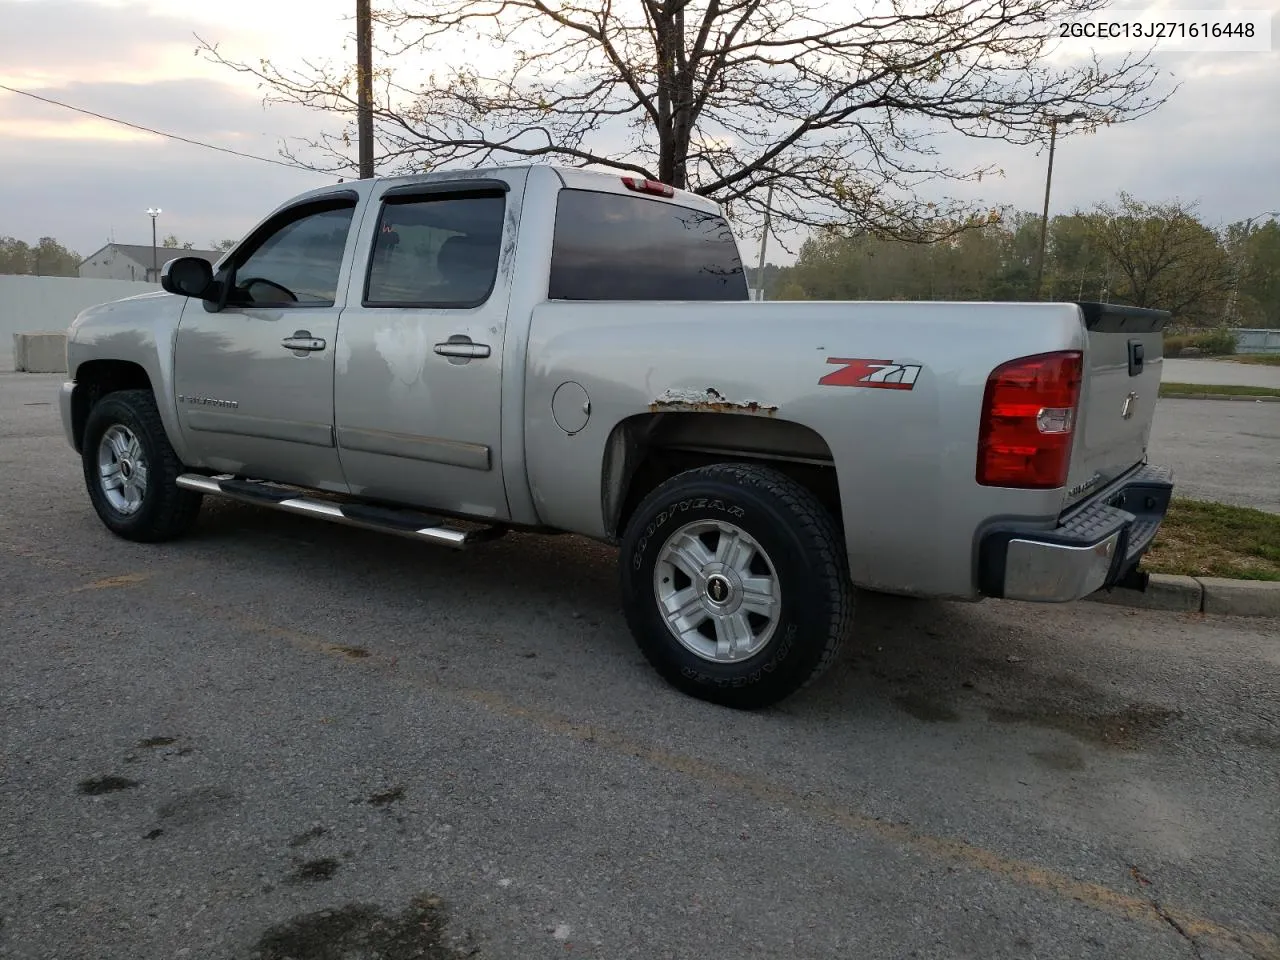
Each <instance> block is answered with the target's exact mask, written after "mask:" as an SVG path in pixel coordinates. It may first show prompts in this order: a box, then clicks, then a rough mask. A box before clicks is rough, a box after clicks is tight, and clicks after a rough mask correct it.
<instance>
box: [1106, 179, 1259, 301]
mask: <svg viewBox="0 0 1280 960" xmlns="http://www.w3.org/2000/svg"><path fill="white" fill-rule="evenodd" d="M1081 216H1082V217H1083V221H1084V234H1085V236H1086V237H1087V238H1088V240H1090V241H1091V242H1092V243H1094V244H1096V245H1097V247H1098V248H1099V249H1100V250H1101V251H1102V252H1103V253H1105V255H1106V258H1107V261H1108V263H1109V265H1110V266H1111V267H1112V268H1113V269H1114V271H1115V273H1116V278H1115V282H1114V285H1113V286H1112V288H1111V294H1112V297H1113V298H1114V299H1116V300H1118V301H1119V302H1121V303H1128V304H1132V305H1133V306H1135V307H1158V308H1160V309H1163V310H1169V311H1171V312H1172V313H1173V314H1174V315H1175V317H1176V318H1177V319H1178V321H1179V322H1181V323H1186V324H1190V325H1213V324H1216V323H1219V322H1220V321H1221V320H1222V318H1223V307H1224V306H1225V303H1226V298H1227V296H1228V295H1229V293H1230V291H1231V286H1232V282H1233V280H1234V273H1233V270H1232V266H1231V261H1230V258H1229V257H1228V256H1227V252H1226V250H1225V249H1224V248H1223V245H1222V242H1221V238H1220V237H1219V236H1218V234H1217V233H1216V232H1215V231H1214V230H1212V229H1211V228H1209V227H1208V226H1206V225H1205V224H1204V223H1202V222H1201V221H1200V219H1199V218H1198V217H1196V216H1195V214H1194V212H1193V207H1192V205H1190V204H1185V203H1180V202H1177V201H1174V202H1169V203H1144V202H1142V201H1140V200H1137V199H1135V198H1134V197H1133V196H1131V195H1130V194H1128V193H1121V194H1120V200H1119V202H1118V203H1117V204H1115V205H1114V206H1113V205H1109V204H1098V205H1097V206H1096V207H1095V208H1094V210H1093V212H1091V213H1089V214H1081Z"/></svg>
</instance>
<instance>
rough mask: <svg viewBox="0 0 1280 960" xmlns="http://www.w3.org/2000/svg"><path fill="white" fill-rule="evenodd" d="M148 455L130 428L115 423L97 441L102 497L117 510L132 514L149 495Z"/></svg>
mask: <svg viewBox="0 0 1280 960" xmlns="http://www.w3.org/2000/svg"><path fill="white" fill-rule="evenodd" d="M147 473H148V470H147V458H146V455H145V454H144V453H143V452H142V444H141V443H140V442H139V440H138V438H137V436H136V435H135V434H134V433H133V431H132V430H130V429H129V428H128V427H126V426H124V425H122V424H119V423H116V424H112V426H110V427H109V428H107V431H106V433H104V434H103V435H102V440H101V441H100V442H99V443H98V477H99V483H101V485H102V493H103V496H105V497H106V498H107V502H108V503H110V504H111V508H112V509H113V510H115V511H116V512H117V513H122V514H125V515H126V516H127V515H131V514H134V513H137V512H138V510H139V508H141V506H142V499H143V497H145V496H146V494H147Z"/></svg>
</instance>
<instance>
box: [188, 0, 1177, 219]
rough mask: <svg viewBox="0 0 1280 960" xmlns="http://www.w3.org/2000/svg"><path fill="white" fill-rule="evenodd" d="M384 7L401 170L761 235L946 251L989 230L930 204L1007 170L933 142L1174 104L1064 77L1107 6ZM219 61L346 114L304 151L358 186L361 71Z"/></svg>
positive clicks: (386, 120) (580, 2)
mask: <svg viewBox="0 0 1280 960" xmlns="http://www.w3.org/2000/svg"><path fill="white" fill-rule="evenodd" d="M387 2H388V3H389V4H390V5H389V6H387V7H385V8H383V9H381V10H379V11H377V12H376V13H375V20H376V22H377V25H378V27H379V30H378V33H379V37H380V43H379V50H378V53H377V55H376V62H377V63H378V64H379V66H378V67H377V94H376V99H377V102H376V104H375V108H374V109H375V118H376V121H377V137H378V141H379V151H378V153H379V161H380V166H381V168H382V169H383V170H384V171H385V170H387V169H388V168H390V169H394V170H396V171H401V172H407V171H422V170H431V169H436V168H439V167H444V166H480V165H487V164H490V163H494V162H513V161H518V160H519V161H523V160H530V159H532V160H539V161H544V160H545V161H555V162H559V163H568V164H572V165H580V166H595V167H602V168H606V169H612V170H616V171H620V172H622V173H626V174H635V175H639V176H643V177H648V178H652V179H657V180H661V181H663V182H665V183H669V184H672V185H674V186H676V187H680V188H686V189H691V190H694V191H696V192H697V193H699V194H702V195H704V196H707V197H710V198H713V199H715V200H717V201H720V202H721V203H724V204H726V205H727V206H728V208H729V210H730V212H731V213H732V214H733V215H735V217H737V218H738V219H739V220H740V221H742V222H748V223H758V222H759V220H760V217H761V214H762V213H763V208H764V196H765V191H766V188H768V187H770V186H772V187H774V193H775V207H774V212H773V215H774V217H775V219H781V220H783V221H784V222H788V223H790V224H791V225H794V226H801V227H810V228H811V227H831V228H835V229H839V230H842V231H843V230H864V231H865V230H870V231H874V232H876V233H879V234H887V235H892V236H899V237H910V238H913V239H929V238H932V237H936V236H937V231H938V230H944V231H945V230H952V229H954V227H953V225H954V223H955V222H956V218H957V217H960V221H959V222H961V223H973V222H978V220H979V219H982V220H985V219H986V217H985V216H984V217H981V218H979V217H975V216H974V215H973V213H972V211H969V210H966V209H965V208H964V205H962V204H958V203H956V202H954V201H950V200H944V201H939V202H938V203H926V202H925V201H924V200H923V199H922V198H921V196H920V194H921V193H922V190H923V188H925V186H926V185H927V184H929V183H930V182H938V181H943V182H945V181H951V182H957V181H962V180H971V179H981V178H982V177H983V176H984V175H988V174H990V173H992V172H993V171H992V170H990V169H986V168H980V169H956V168H953V167H951V166H948V165H946V164H944V163H941V162H940V161H939V160H938V150H937V147H936V143H935V140H936V136H937V134H939V133H941V132H946V131H959V132H961V133H963V134H965V135H967V136H971V137H979V138H993V139H1001V140H1006V141H1010V142H1014V143H1030V142H1034V141H1037V140H1039V139H1041V138H1042V137H1043V136H1044V133H1045V125H1046V121H1047V118H1048V117H1049V116H1052V115H1054V114H1058V113H1061V114H1065V113H1077V114H1081V115H1082V116H1083V117H1084V122H1083V123H1081V124H1080V125H1079V126H1078V127H1077V129H1089V128H1091V127H1092V128H1096V127H1097V126H1098V125H1101V124H1112V123H1119V122H1122V121H1125V120H1128V119H1133V118H1134V117H1137V116H1141V115H1143V114H1145V113H1148V112H1150V111H1151V110H1153V109H1155V108H1156V107H1158V106H1159V105H1160V104H1161V103H1162V102H1164V100H1165V99H1167V96H1163V97H1162V96H1156V95H1153V94H1152V93H1151V91H1152V89H1153V86H1154V84H1155V80H1156V73H1155V71H1154V69H1153V68H1152V67H1151V66H1150V64H1149V63H1148V61H1147V57H1146V56H1131V57H1126V58H1123V59H1122V60H1120V61H1119V62H1117V63H1115V64H1114V65H1112V66H1110V67H1106V66H1104V65H1103V64H1102V63H1100V62H1097V61H1096V60H1095V61H1090V62H1088V63H1080V62H1077V63H1075V64H1073V65H1072V64H1068V65H1063V66H1055V65H1054V64H1053V62H1052V61H1051V60H1050V59H1049V54H1051V53H1052V52H1053V50H1054V47H1055V43H1056V42H1057V41H1056V39H1055V33H1056V31H1055V30H1054V27H1053V25H1054V23H1055V22H1058V21H1062V20H1068V19H1074V20H1079V19H1081V18H1085V17H1087V16H1088V15H1090V14H1091V13H1093V12H1096V11H1099V10H1102V9H1104V8H1105V7H1106V0H916V2H915V3H912V2H911V0H885V2H883V3H878V4H875V7H876V9H877V10H878V11H880V12H876V13H862V12H859V11H858V10H857V9H856V8H855V7H854V4H853V3H852V0H632V2H623V0H387ZM201 43H202V45H203V49H204V50H205V51H206V53H207V54H208V55H209V56H211V57H212V58H213V59H214V60H215V61H217V62H219V63H222V64H224V65H226V66H229V67H231V68H233V69H235V70H237V71H239V72H241V73H245V74H249V75H252V76H253V77H256V78H257V79H258V80H259V81H260V82H261V84H262V85H263V86H264V87H265V89H266V90H267V99H268V100H275V101H284V102H292V103H297V104H303V105H306V106H309V107H313V108H317V109H320V110H324V111H329V112H332V113H336V114H338V115H340V116H341V117H343V118H344V119H345V120H346V122H347V127H346V129H345V130H344V132H343V133H341V134H333V135H328V136H322V137H320V138H318V139H317V140H315V141H310V142H308V143H307V145H306V146H307V148H308V150H309V152H310V153H312V154H314V152H315V151H316V150H317V149H318V150H319V151H320V152H322V153H323V154H327V159H326V160H324V161H321V163H320V164H318V165H320V166H322V167H325V168H326V169H330V170H332V171H334V172H339V171H341V172H346V171H350V170H352V169H354V164H353V161H352V158H351V156H350V153H351V135H352V126H353V124H354V119H355V116H356V96H357V94H356V76H355V69H354V67H353V66H352V65H350V64H345V63H344V64H340V65H336V66H335V65H327V64H322V63H311V62H307V63H303V64H301V65H298V66H288V65H281V64H276V63H272V62H270V61H269V60H263V61H260V62H258V63H242V62H236V61H234V60H231V59H228V58H226V57H225V56H224V55H223V54H221V53H220V52H219V51H218V49H217V47H216V45H213V44H210V43H207V42H205V41H203V40H202V41H201ZM486 57H488V58H490V59H496V61H497V63H498V66H495V67H493V68H488V67H485V66H483V65H482V64H483V63H484V62H485V58H486ZM445 63H447V64H450V65H449V66H447V67H440V68H438V69H430V67H431V65H434V64H445ZM415 65H418V66H422V67H425V68H427V69H424V70H422V72H421V73H414V69H415ZM296 150H297V148H295V147H286V150H285V154H286V156H295V155H296ZM309 163H312V164H313V165H316V164H315V160H314V159H310V160H309ZM326 164H327V166H325V165H326ZM966 218H968V219H966Z"/></svg>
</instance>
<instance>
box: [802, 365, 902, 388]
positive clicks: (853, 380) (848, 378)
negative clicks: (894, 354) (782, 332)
mask: <svg viewBox="0 0 1280 960" xmlns="http://www.w3.org/2000/svg"><path fill="white" fill-rule="evenodd" d="M827 363H840V364H843V366H842V367H841V368H840V369H839V370H834V371H832V372H831V373H828V374H827V375H826V376H825V377H823V378H822V379H821V380H819V381H818V383H820V384H822V385H823V386H824V387H878V388H880V389H882V390H913V389H915V385H916V378H917V377H918V376H920V365H919V364H918V363H894V362H893V361H892V360H848V359H844V358H842V357H827Z"/></svg>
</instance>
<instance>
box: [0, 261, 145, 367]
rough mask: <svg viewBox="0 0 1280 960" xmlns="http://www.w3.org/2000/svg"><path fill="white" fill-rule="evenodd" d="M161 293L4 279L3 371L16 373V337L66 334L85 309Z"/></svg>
mask: <svg viewBox="0 0 1280 960" xmlns="http://www.w3.org/2000/svg"><path fill="white" fill-rule="evenodd" d="M159 289H160V287H159V285H158V284H154V283H140V282H139V283H135V282H132V281H129V280H84V279H81V278H79V277H17V276H0V370H12V369H13V335H14V334H15V333H65V332H66V329H67V327H69V326H71V321H72V320H74V319H75V318H76V314H78V313H79V312H80V311H81V310H83V309H84V308H85V307H92V306H94V305H96V304H99V303H106V302H108V301H110V300H120V299H122V298H124V297H133V296H137V295H138V294H140V293H150V292H151V291H153V290H159Z"/></svg>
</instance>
